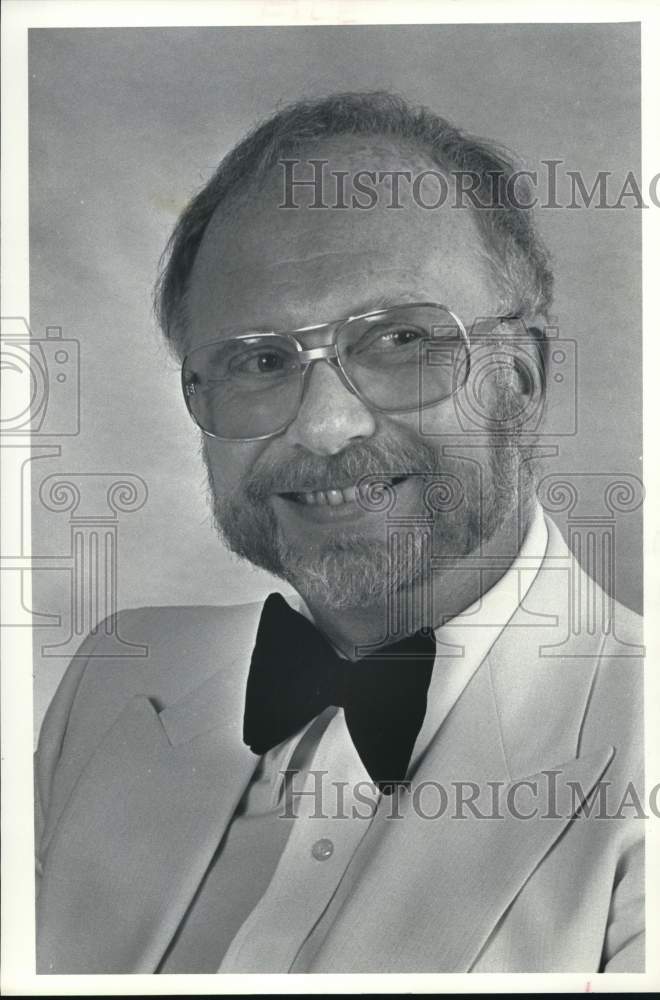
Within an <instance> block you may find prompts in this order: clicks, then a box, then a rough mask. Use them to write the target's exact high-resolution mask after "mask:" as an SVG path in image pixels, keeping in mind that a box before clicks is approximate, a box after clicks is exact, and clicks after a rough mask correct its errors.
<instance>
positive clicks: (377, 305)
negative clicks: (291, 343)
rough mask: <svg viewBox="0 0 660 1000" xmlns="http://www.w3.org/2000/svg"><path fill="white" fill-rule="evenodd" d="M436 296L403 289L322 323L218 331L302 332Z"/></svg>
mask: <svg viewBox="0 0 660 1000" xmlns="http://www.w3.org/2000/svg"><path fill="white" fill-rule="evenodd" d="M433 301H435V300H434V297H433V296H432V295H431V296H430V295H428V294H427V293H424V292H421V291H402V292H399V293H397V294H396V295H383V294H381V295H376V296H373V297H371V298H369V299H366V300H364V301H362V302H360V304H359V305H357V306H353V307H352V308H351V309H350V310H349V311H347V312H346V313H344V315H342V316H333V317H331V318H330V319H327V320H324V322H322V323H310V324H309V326H296V327H295V328H294V327H288V328H285V327H281V326H276V325H274V324H270V325H268V324H263V325H261V326H249V327H241V326H234V325H232V326H230V327H225V329H224V330H220V331H218V332H219V333H220V334H221V335H223V338H224V337H235V336H238V335H240V334H249V333H254V334H259V333H293V332H299V333H302V332H303V331H304V330H310V331H311V330H318V329H321V327H324V326H330V325H332V324H333V323H338V322H340V321H343V320H346V319H349V318H350V317H352V316H362V315H364V314H365V313H370V312H378V310H379V309H393V308H395V307H396V306H402V305H409V304H411V303H413V302H433Z"/></svg>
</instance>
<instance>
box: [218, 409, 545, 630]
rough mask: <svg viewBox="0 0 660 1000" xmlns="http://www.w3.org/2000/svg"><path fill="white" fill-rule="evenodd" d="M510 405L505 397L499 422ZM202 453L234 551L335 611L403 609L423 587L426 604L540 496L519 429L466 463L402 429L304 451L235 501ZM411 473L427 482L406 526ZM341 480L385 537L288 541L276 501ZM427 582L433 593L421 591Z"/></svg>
mask: <svg viewBox="0 0 660 1000" xmlns="http://www.w3.org/2000/svg"><path fill="white" fill-rule="evenodd" d="M506 407H507V402H506V397H505V396H503V397H502V399H501V402H500V405H499V407H498V412H497V417H498V419H500V420H501V418H502V414H503V413H504V412H505V408H506ZM452 450H453V451H455V452H457V451H459V450H460V449H458V448H453V449H452ZM203 454H204V460H205V464H206V469H207V475H208V482H209V494H210V500H211V504H212V509H213V518H214V522H215V526H216V530H217V531H218V534H219V535H220V537H221V539H222V541H223V542H224V543H225V544H226V546H227V547H228V548H229V549H230V550H231V551H232V552H234V553H235V554H236V555H238V556H239V557H241V558H243V559H246V560H248V561H249V562H250V563H252V564H253V565H255V566H258V567H260V568H262V569H264V570H266V571H267V572H269V573H272V574H273V575H275V576H277V577H279V578H281V579H283V580H285V581H286V582H287V583H289V584H291V586H293V587H294V588H295V590H296V591H297V592H298V593H299V594H300V595H301V596H302V597H303V598H304V599H305V600H306V601H307V603H308V604H311V605H317V606H318V605H320V606H323V607H327V608H334V609H342V608H345V609H346V608H365V607H369V606H374V605H379V604H382V602H383V601H388V602H391V601H392V600H394V601H395V602H397V603H401V600H402V597H401V595H402V592H406V591H414V590H415V589H417V590H418V591H419V592H421V594H422V595H426V597H424V596H422V597H421V598H420V599H421V600H422V601H424V600H425V599H426V600H427V599H428V595H429V594H430V591H431V587H432V580H431V577H432V576H433V574H434V573H435V574H436V575H437V573H438V572H440V573H443V574H444V573H448V572H451V571H452V570H455V569H456V568H457V567H459V566H460V565H461V563H464V562H465V557H466V556H469V555H478V554H479V553H480V551H481V549H482V548H483V546H484V545H485V544H486V543H487V542H488V541H489V540H490V539H491V538H493V536H494V535H496V533H497V532H498V531H499V530H500V529H501V528H502V526H503V525H504V523H505V522H507V521H509V520H510V518H511V517H512V516H515V515H516V514H517V515H518V517H519V519H520V523H521V524H523V523H524V522H525V520H526V517H527V514H528V510H529V505H530V501H531V500H532V499H533V496H534V489H533V478H534V477H533V475H532V472H531V469H530V465H529V463H527V462H526V461H525V459H524V458H523V456H522V454H521V449H520V448H519V442H518V438H517V435H516V434H515V432H512V433H510V434H509V433H503V432H500V433H498V434H497V437H495V438H493V439H491V441H490V444H489V446H488V447H486V448H483V449H477V448H471V449H465V454H466V455H470V457H469V458H467V457H463V456H461V457H456V456H454V457H450V456H448V455H445V454H443V453H442V451H441V450H440V449H436V448H434V447H432V446H431V445H430V444H428V443H427V440H425V439H424V438H422V437H421V436H419V435H417V434H414V433H413V432H410V431H404V430H403V429H400V430H399V431H398V432H397V435H396V437H395V436H391V435H390V436H382V437H379V438H373V439H369V440H367V441H364V442H360V443H356V444H354V445H350V446H348V447H347V448H346V449H344V450H343V451H341V452H339V453H337V454H336V455H330V456H326V457H322V456H318V455H314V454H311V453H308V452H305V453H303V454H301V455H300V457H298V458H296V459H291V460H289V461H288V462H287V463H286V464H283V463H281V462H280V463H278V464H275V463H272V462H269V461H262V462H258V463H257V464H256V466H255V467H253V468H252V469H251V470H250V471H249V473H248V474H247V475H246V476H245V477H244V479H243V481H242V482H241V484H240V486H239V489H238V490H237V491H236V492H235V493H234V494H233V495H231V496H223V495H220V494H218V492H217V491H216V490H215V487H214V482H213V477H212V472H211V468H210V463H209V461H208V454H207V451H206V447H204V449H203ZM472 455H475V457H474V458H473V457H472ZM476 455H479V458H476ZM411 476H414V477H415V478H416V480H417V482H418V484H419V516H414V517H411V516H410V515H408V516H406V517H405V518H402V519H401V522H400V523H397V522H396V516H397V512H396V502H395V501H396V487H395V486H393V485H392V484H391V483H392V480H393V479H394V480H396V479H398V478H400V477H405V478H409V477H411ZM341 482H353V483H357V484H358V491H357V499H358V502H359V503H360V504H361V505H362V506H363V507H364V508H365V509H366V510H368V511H369V512H370V514H371V515H373V517H375V518H379V519H380V526H381V527H380V530H379V531H377V532H376V533H374V532H373V531H370V532H366V531H358V530H355V529H352V530H348V529H342V528H341V527H340V526H339V525H337V526H336V528H335V530H334V531H333V533H332V537H331V538H329V539H327V538H326V539H325V540H321V539H319V541H318V542H316V543H315V544H314V545H313V546H310V545H307V546H305V547H302V546H301V545H300V544H298V543H297V542H296V540H295V539H289V538H286V537H285V536H284V533H283V532H282V530H281V527H280V525H279V523H278V520H277V517H276V515H275V511H274V510H273V506H272V504H271V502H270V499H271V498H272V495H273V494H282V493H298V492H300V493H302V492H310V491H314V490H326V489H330V488H332V486H333V485H334V484H336V483H341ZM388 507H389V509H388ZM514 554H515V553H514ZM431 556H433V557H438V556H439V557H442V568H441V569H440V570H437V569H436V570H431V569H430V565H429V560H430V558H431ZM420 581H421V582H422V583H424V584H426V586H422V587H417V588H415V585H416V584H419V583H420ZM397 598H398V600H397ZM419 613H421V616H422V617H425V615H424V612H423V610H421V611H420V612H419Z"/></svg>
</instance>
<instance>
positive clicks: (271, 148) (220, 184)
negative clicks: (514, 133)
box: [154, 91, 553, 350]
mask: <svg viewBox="0 0 660 1000" xmlns="http://www.w3.org/2000/svg"><path fill="white" fill-rule="evenodd" d="M343 135H355V136H378V137H383V136H386V137H390V138H391V139H394V140H395V141H398V142H401V143H405V144H406V145H412V146H413V147H415V148H417V149H419V151H420V152H422V153H424V154H426V155H427V156H428V157H429V159H430V160H431V161H432V162H433V163H434V164H435V165H436V166H437V167H438V168H440V169H441V170H442V171H444V172H454V173H462V174H466V173H467V174H473V175H475V176H476V177H478V178H479V191H480V199H481V200H482V201H483V197H484V194H485V195H486V202H485V204H486V205H487V207H485V208H482V207H474V206H473V207H472V208H471V211H473V213H474V215H475V218H476V222H477V227H478V229H479V231H480V233H481V235H482V238H483V242H484V249H485V258H486V260H487V261H488V263H489V265H490V268H491V271H492V272H493V276H494V278H495V280H496V282H497V284H498V287H499V288H500V289H501V293H502V300H503V302H504V303H506V305H505V306H504V308H505V309H506V311H507V313H508V314H509V315H518V316H521V317H526V316H534V315H547V313H548V310H549V308H550V305H551V301H552V285H553V277H552V272H551V270H550V265H549V256H548V253H547V250H546V249H545V247H544V246H543V243H542V241H541V239H540V237H539V235H538V232H537V230H536V227H535V222H534V218H533V216H532V213H531V211H530V209H528V208H524V207H521V206H523V205H524V204H525V202H526V201H528V198H527V193H528V192H526V191H525V180H524V177H518V178H517V180H516V194H515V196H514V197H513V198H512V197H511V196H510V193H509V185H508V184H507V181H508V179H509V178H511V177H512V175H513V174H514V172H515V170H516V163H515V161H514V158H513V156H512V155H511V154H510V153H509V152H508V151H507V150H505V149H504V148H502V147H500V146H497V145H495V144H494V143H492V142H490V141H486V140H483V139H477V138H475V137H473V136H471V135H468V134H467V133H465V132H462V131H460V130H459V129H457V128H455V127H454V126H453V125H451V124H450V123H449V122H448V121H447V120H446V119H444V118H441V117H440V116H439V115H437V114H435V113H434V112H433V111H431V110H430V109H429V108H426V107H422V106H413V105H411V104H409V103H408V102H407V101H405V100H404V99H403V98H402V97H400V96H398V95H395V94H391V93H388V92H381V91H378V92H375V93H345V94H332V95H330V96H328V97H324V98H321V99H318V100H310V101H298V102H296V103H294V104H291V105H289V106H288V107H285V108H283V109H282V110H280V111H278V112H277V113H276V114H274V115H272V116H271V117H269V118H267V119H266V120H265V121H264V122H262V123H261V124H260V125H258V126H257V127H256V128H254V129H253V130H252V131H250V132H249V133H248V134H247V135H246V136H245V138H244V139H243V140H242V141H241V142H239V143H238V145H237V146H235V147H234V148H233V149H232V150H231V151H230V152H229V153H227V155H226V156H225V157H224V159H223V160H222V161H221V163H220V165H219V166H218V168H217V170H216V171H215V173H214V174H213V176H212V177H211V179H210V180H209V181H208V182H207V183H206V184H205V186H204V187H203V188H202V189H201V190H200V191H199V193H198V194H196V195H195V197H194V198H193V199H192V201H191V202H190V203H189V204H188V206H187V207H186V208H185V209H184V211H183V212H182V214H181V216H180V218H179V220H178V222H177V224H176V226H175V228H174V231H173V232H172V235H171V236H170V239H169V241H168V243H167V246H166V248H165V251H164V253H163V255H162V257H161V261H160V268H159V276H158V280H157V283H156V288H155V293H154V306H155V311H156V316H157V318H158V322H159V324H160V327H161V329H162V331H163V333H164V335H165V337H166V338H167V340H168V341H169V342H170V344H171V345H172V347H174V348H175V350H176V349H178V348H180V345H181V342H182V339H183V338H182V334H183V331H184V330H185V327H186V301H187V292H188V286H189V282H190V275H191V272H192V269H193V265H194V262H195V257H196V255H197V251H198V250H199V247H200V244H201V242H202V238H203V236H204V232H205V230H206V227H207V225H208V224H209V222H210V220H211V217H212V216H213V215H214V213H215V211H216V209H217V208H218V207H219V206H220V205H223V204H225V203H228V201H229V199H231V198H232V196H237V195H239V194H241V193H243V192H244V191H245V190H246V189H247V188H248V187H249V186H251V185H253V184H258V183H259V182H260V181H261V180H263V179H264V178H266V176H267V175H269V174H270V172H271V171H272V170H273V169H275V167H276V166H277V164H278V163H279V162H280V161H281V160H282V159H283V158H285V157H290V156H292V155H293V154H295V153H296V152H297V151H298V150H299V149H300V147H301V146H302V145H308V144H309V143H310V141H314V140H322V139H326V138H330V137H334V136H343ZM481 192H483V193H481Z"/></svg>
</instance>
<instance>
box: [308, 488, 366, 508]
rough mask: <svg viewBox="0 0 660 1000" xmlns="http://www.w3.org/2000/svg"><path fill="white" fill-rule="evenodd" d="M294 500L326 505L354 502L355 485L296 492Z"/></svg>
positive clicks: (337, 505) (336, 505)
mask: <svg viewBox="0 0 660 1000" xmlns="http://www.w3.org/2000/svg"><path fill="white" fill-rule="evenodd" d="M295 497H296V500H298V501H299V503H306V504H327V506H328V507H339V506H341V504H343V503H354V502H355V487H354V486H347V487H346V489H343V490H339V489H332V490H319V491H317V492H316V493H296V494H295Z"/></svg>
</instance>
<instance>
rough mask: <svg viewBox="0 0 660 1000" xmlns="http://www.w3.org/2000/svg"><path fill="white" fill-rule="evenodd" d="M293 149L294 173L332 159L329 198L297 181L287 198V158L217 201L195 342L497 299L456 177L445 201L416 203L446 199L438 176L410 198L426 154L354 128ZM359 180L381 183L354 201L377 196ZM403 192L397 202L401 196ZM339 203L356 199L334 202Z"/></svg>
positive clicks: (193, 303) (479, 308)
mask: <svg viewBox="0 0 660 1000" xmlns="http://www.w3.org/2000/svg"><path fill="white" fill-rule="evenodd" d="M295 158H296V159H298V160H299V161H300V163H299V164H297V165H296V167H295V172H294V174H293V176H294V179H311V178H312V177H313V171H314V167H313V166H312V165H311V164H310V163H309V160H310V159H311V158H315V159H322V160H323V161H324V165H323V174H322V176H323V189H322V192H323V202H324V204H326V205H328V207H327V208H312V207H311V203H312V202H313V199H314V197H315V191H314V190H313V189H312V188H310V187H300V188H295V189H293V191H292V194H293V201H294V202H295V204H296V205H297V206H298V207H295V208H283V207H282V205H283V203H285V201H286V200H287V199H286V197H285V195H286V191H285V172H284V171H285V168H284V167H283V166H282V167H280V165H279V164H278V166H277V167H276V168H275V170H274V171H273V172H272V174H271V175H269V177H268V178H267V180H266V182H265V183H264V184H263V185H262V186H261V187H260V188H259V189H253V190H250V191H248V192H246V193H245V194H244V195H242V196H241V197H240V199H239V200H237V201H236V202H234V203H233V204H232V205H231V206H230V208H229V210H227V207H221V208H220V209H219V210H218V211H216V213H215V215H214V217H213V218H212V219H211V221H210V223H209V225H208V227H207V229H206V232H205V234H204V238H203V240H202V243H201V246H200V249H199V251H198V254H197V258H196V260H195V264H194V267H193V270H192V274H191V280H190V286H189V296H188V321H189V322H188V327H189V329H188V338H189V345H188V346H191V345H192V344H194V343H199V342H200V341H202V340H208V339H209V338H210V337H212V336H224V335H231V334H232V333H236V332H240V330H244V329H252V328H256V329H287V328H288V329H295V328H297V327H302V326H307V325H312V324H314V323H323V322H327V321H329V320H332V319H338V318H340V317H341V316H343V315H348V314H350V313H356V312H360V311H362V310H363V309H365V308H369V307H370V306H371V305H372V304H375V303H377V302H380V301H381V300H388V301H397V300H401V301H411V300H414V299H417V300H418V301H422V300H433V301H437V302H441V303H443V304H445V305H447V306H449V307H450V308H452V309H454V311H456V312H461V311H462V312H463V313H464V314H466V311H467V312H470V311H472V310H476V312H474V315H478V314H483V311H484V310H486V309H488V308H489V306H491V305H492V304H493V300H494V296H495V289H494V287H493V283H492V278H491V276H490V271H489V269H488V266H487V264H486V261H485V256H484V252H483V243H482V240H481V237H480V235H479V233H478V231H477V228H476V223H475V220H474V218H473V216H472V213H471V212H470V211H469V210H468V209H467V208H457V207H455V199H454V193H453V188H452V184H451V182H450V181H448V182H447V183H448V188H447V197H446V199H445V202H444V204H443V205H441V206H439V207H438V208H433V209H429V208H424V207H423V205H422V204H421V203H420V202H421V200H423V201H424V202H425V203H426V204H432V203H433V202H434V201H437V200H438V197H439V193H440V190H441V189H440V187H439V183H438V180H437V178H436V177H434V176H432V175H427V177H426V180H424V181H422V182H421V185H422V186H420V187H419V190H418V197H417V198H415V197H414V194H413V192H414V179H415V178H416V177H421V176H422V174H423V172H424V171H429V170H434V171H437V169H438V168H437V166H436V165H434V164H433V163H432V162H431V161H430V160H429V159H427V158H426V157H425V156H423V155H422V154H420V153H419V152H415V151H412V150H405V149H402V148H400V147H398V146H396V145H394V144H393V143H392V142H390V141H388V140H382V141H379V142H376V141H374V140H370V141H369V142H364V141H357V140H356V139H355V138H354V137H349V138H341V139H335V140H332V141H325V142H323V143H320V144H315V145H314V146H313V147H308V148H306V149H305V148H303V149H301V150H300V151H299V152H298V153H297V154H296V157H295ZM316 169H317V171H320V168H318V167H317V168H316ZM365 171H370V172H371V177H367V176H366V175H365V174H364V173H363V172H365ZM393 171H406V172H407V174H406V176H405V177H401V178H400V179H399V181H398V185H399V195H398V199H395V198H394V192H393V190H392V185H393V184H394V183H397V182H396V181H394V180H393V179H392V177H391V174H392V172H393ZM374 172H375V174H376V177H375V178H374ZM337 174H339V175H340V177H341V181H340V183H341V184H342V186H343V195H341V196H340V197H339V198H338V196H337ZM408 175H409V176H410V178H411V179H410V180H409V179H408ZM318 176H319V173H317V177H318ZM419 183H420V182H418V184H419ZM360 184H362V185H364V184H367V185H370V186H371V187H372V188H373V190H374V192H375V194H376V199H375V204H373V206H372V207H369V208H367V209H365V208H360V207H358V205H357V203H356V201H354V200H353V198H354V195H355V196H356V199H357V200H358V201H359V202H361V203H362V204H365V203H367V202H369V201H371V200H373V199H372V197H367V196H366V195H365V194H364V192H362V193H360V192H359V190H358V188H357V187H356V185H358V186H359V185H360ZM420 192H421V197H419V195H420ZM288 200H289V202H291V200H292V198H291V189H289V199H288ZM397 201H398V204H399V205H400V207H398V208H397V207H393V205H394V204H396V203H397ZM342 203H343V204H346V205H347V206H348V207H346V208H342V207H334V206H336V205H338V204H342ZM470 318H472V317H470V316H467V319H468V321H469V320H470Z"/></svg>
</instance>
